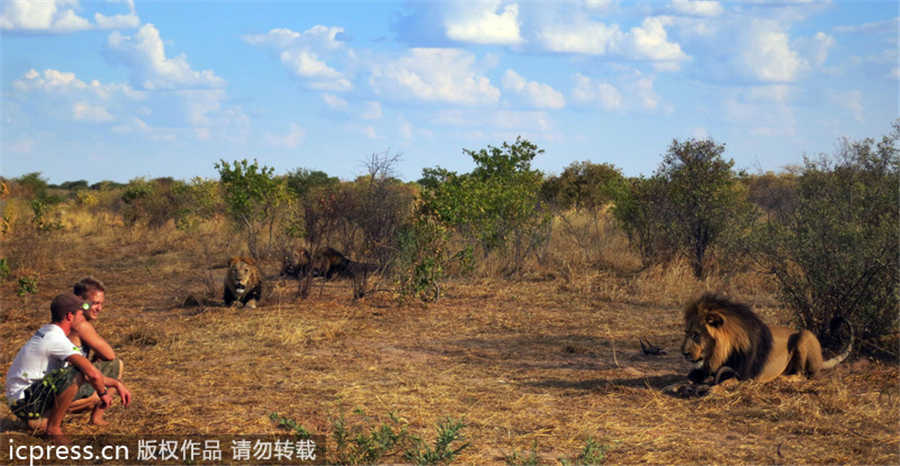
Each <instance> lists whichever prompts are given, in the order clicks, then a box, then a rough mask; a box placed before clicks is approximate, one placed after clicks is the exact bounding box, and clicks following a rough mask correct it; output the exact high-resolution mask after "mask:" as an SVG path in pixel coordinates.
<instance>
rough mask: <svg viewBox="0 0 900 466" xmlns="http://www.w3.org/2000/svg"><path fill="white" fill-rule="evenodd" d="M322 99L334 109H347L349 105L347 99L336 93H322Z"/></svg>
mask: <svg viewBox="0 0 900 466" xmlns="http://www.w3.org/2000/svg"><path fill="white" fill-rule="evenodd" d="M322 101H323V102H325V105H327V106H328V107H330V108H331V109H334V110H345V109H346V108H347V107H348V105H349V104H348V103H347V101H346V100H344V99H342V98H340V97H338V96H336V95H334V94H322Z"/></svg>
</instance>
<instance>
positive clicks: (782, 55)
mask: <svg viewBox="0 0 900 466" xmlns="http://www.w3.org/2000/svg"><path fill="white" fill-rule="evenodd" d="M739 44H740V45H739V47H740V50H738V53H737V58H736V60H737V62H736V65H737V67H738V69H739V70H740V71H741V72H742V73H743V74H745V75H746V76H749V77H752V78H754V79H757V80H759V81H762V82H793V81H796V80H797V79H798V78H799V77H800V74H801V73H802V72H804V71H805V70H806V69H807V68H808V66H809V65H808V63H807V61H806V60H804V59H803V58H802V57H801V56H800V55H799V54H798V53H797V52H796V51H795V50H793V49H792V48H791V45H790V38H789V37H788V34H787V33H786V32H784V31H783V30H781V27H780V26H779V25H778V24H777V23H775V22H772V21H765V20H757V21H754V22H753V24H751V25H750V27H749V28H748V29H746V30H745V31H743V34H742V40H741V41H740V42H739Z"/></svg>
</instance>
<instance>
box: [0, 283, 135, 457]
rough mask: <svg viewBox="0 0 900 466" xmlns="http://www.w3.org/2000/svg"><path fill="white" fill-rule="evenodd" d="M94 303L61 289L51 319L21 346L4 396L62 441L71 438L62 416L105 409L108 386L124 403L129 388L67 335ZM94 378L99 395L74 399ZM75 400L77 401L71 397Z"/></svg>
mask: <svg viewBox="0 0 900 466" xmlns="http://www.w3.org/2000/svg"><path fill="white" fill-rule="evenodd" d="M89 308H90V304H89V303H87V302H85V301H84V300H83V299H81V298H80V297H78V296H75V295H74V294H71V293H64V294H61V295H58V296H57V297H55V298H54V299H53V302H52V303H51V304H50V318H51V322H50V323H49V324H46V325H44V326H43V327H41V328H40V329H38V331H37V332H35V334H34V336H32V337H31V339H30V340H28V342H27V343H26V344H25V346H23V347H22V349H21V350H19V353H18V354H17V355H16V358H15V360H13V363H12V366H11V367H10V368H9V372H7V374H6V400H7V402H8V403H9V404H10V409H11V410H12V412H13V413H14V414H15V415H16V416H18V417H19V418H20V419H22V420H23V421H26V422H27V423H28V426H29V427H31V428H32V429H34V430H35V431H40V430H45V431H46V433H47V435H49V436H50V437H51V438H52V439H53V440H55V441H56V442H58V443H68V439H67V438H66V437H65V436H64V435H63V431H62V420H63V417H64V416H65V415H66V413H67V412H74V411H80V410H83V409H87V408H92V407H94V405H97V404H99V405H100V406H101V407H102V408H103V409H105V408H106V407H108V406H109V405H110V403H112V399H113V398H112V395H111V394H110V393H109V390H108V389H107V387H113V388H115V389H116V391H117V392H118V393H119V397H120V398H121V400H122V405H123V406H126V407H127V406H128V404H129V403H131V392H129V391H128V389H127V388H125V385H124V384H122V383H121V382H120V381H118V380H116V379H114V378H110V377H105V376H104V375H103V374H102V373H100V371H98V370H97V369H96V368H95V367H94V366H93V365H91V362H90V361H88V360H87V358H85V357H84V355H83V354H82V353H81V349H80V348H79V347H77V346H75V345H74V344H73V343H72V342H71V341H70V340H69V338H68V335H69V333H70V332H71V330H72V326H73V325H75V324H78V323H80V322H82V321H83V320H84V311H85V310H87V309H89ZM84 384H90V385H91V386H92V387H94V389H95V390H96V392H97V394H98V395H99V397H98V398H91V399H83V400H78V401H75V394H76V393H77V392H78V388H79V387H80V386H81V385H84ZM73 401H74V403H73Z"/></svg>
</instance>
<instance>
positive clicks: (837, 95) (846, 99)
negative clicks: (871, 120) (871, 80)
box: [828, 89, 865, 123]
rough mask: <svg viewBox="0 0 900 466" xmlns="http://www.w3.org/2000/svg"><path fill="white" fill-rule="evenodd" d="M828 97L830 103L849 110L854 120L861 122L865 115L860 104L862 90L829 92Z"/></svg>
mask: <svg viewBox="0 0 900 466" xmlns="http://www.w3.org/2000/svg"><path fill="white" fill-rule="evenodd" d="M828 97H829V100H830V101H831V102H832V103H834V104H835V105H837V106H839V107H841V108H843V109H845V110H847V111H849V112H850V114H851V115H853V119H854V120H856V121H857V122H860V123H862V121H863V120H864V116H865V108H864V107H863V104H862V92H861V91H860V90H858V89H854V90H852V91H847V92H831V93H830V95H829V96H828Z"/></svg>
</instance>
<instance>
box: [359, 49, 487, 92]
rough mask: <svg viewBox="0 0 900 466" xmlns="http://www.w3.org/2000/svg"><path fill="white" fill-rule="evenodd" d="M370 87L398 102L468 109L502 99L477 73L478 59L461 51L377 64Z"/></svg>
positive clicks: (414, 53)
mask: <svg viewBox="0 0 900 466" xmlns="http://www.w3.org/2000/svg"><path fill="white" fill-rule="evenodd" d="M369 84H370V85H371V86H372V89H373V90H374V91H375V93H376V94H378V95H384V96H389V97H393V98H398V99H413V100H421V101H427V102H444V103H452V104H464V105H479V104H492V103H496V102H497V101H499V99H500V90H499V89H497V88H496V87H494V86H493V85H491V82H490V80H489V79H488V78H487V77H485V76H483V75H481V74H479V71H477V70H476V67H475V56H474V55H472V54H471V53H469V52H466V51H463V50H457V49H427V48H414V49H410V50H409V52H408V53H407V54H406V55H405V56H403V57H400V58H398V59H395V60H393V61H387V62H384V63H377V64H374V65H373V67H372V70H371V76H370V79H369Z"/></svg>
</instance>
